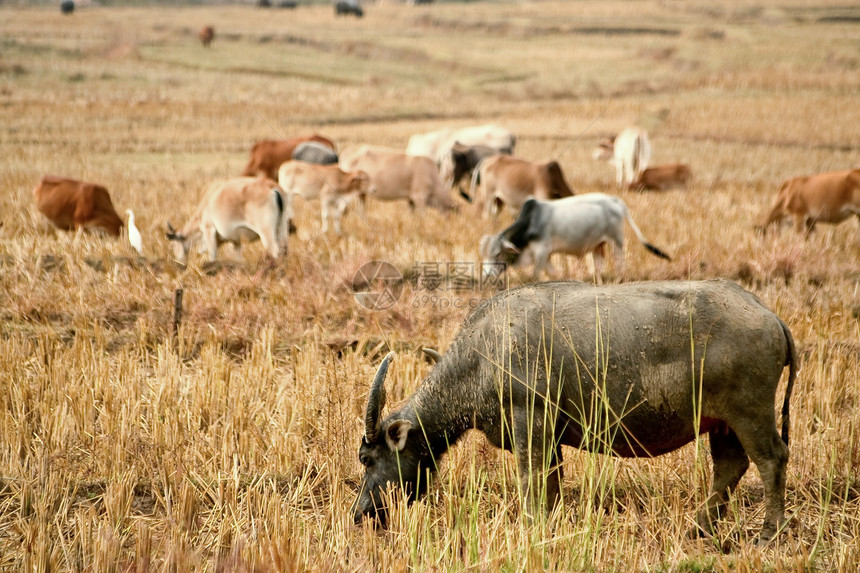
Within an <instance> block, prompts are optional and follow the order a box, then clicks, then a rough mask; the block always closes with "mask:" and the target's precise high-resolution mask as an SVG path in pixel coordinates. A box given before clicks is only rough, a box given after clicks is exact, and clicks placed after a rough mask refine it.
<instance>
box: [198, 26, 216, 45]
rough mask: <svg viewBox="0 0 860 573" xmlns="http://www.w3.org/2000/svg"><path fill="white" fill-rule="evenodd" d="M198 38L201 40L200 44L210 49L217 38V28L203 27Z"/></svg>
mask: <svg viewBox="0 0 860 573" xmlns="http://www.w3.org/2000/svg"><path fill="white" fill-rule="evenodd" d="M197 37H198V38H200V43H201V44H203V47H204V48H208V47H209V45H210V44H211V43H212V40H213V39H214V38H215V28H213V27H212V26H203V27H202V28H200V31H199V32H197Z"/></svg>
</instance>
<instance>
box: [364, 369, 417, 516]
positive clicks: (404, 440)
mask: <svg viewBox="0 0 860 573" xmlns="http://www.w3.org/2000/svg"><path fill="white" fill-rule="evenodd" d="M393 358H394V352H390V353H389V354H388V355H387V356H386V357H385V359H383V361H382V364H381V365H380V366H379V370H377V372H376V376H374V378H373V383H372V385H371V388H370V394H369V395H368V397H367V412H366V415H365V427H364V436H362V439H361V445H360V447H359V449H358V459H359V461H360V462H361V465H363V466H364V477H363V478H362V480H361V486H360V488H359V491H358V497H357V498H356V500H355V503H354V504H353V506H352V512H353V516H354V518H355V523H356V524H358V523H360V522H361V521H362V519H363V518H365V517H370V518H376V519H377V520H378V523H379V525H381V526H382V527H385V526H386V525H387V523H388V507H387V505H386V503H387V502H386V497H387V496H386V495H385V494H386V492H387V491H389V490H390V489H394V488H400V489H402V491H403V495H404V498H405V499H406V500H407V502H409V503H411V502H412V501H414V500H415V499H418V498H419V497H421V496H423V495H424V493H425V491H426V490H427V479H425V478H424V477H423V475H422V474H424V473H425V472H426V470H428V469H432V468H433V467H434V466H433V460H432V456H431V455H430V452H429V449H428V448H427V446H426V442H425V440H424V438H423V434H422V433H421V430H420V428H418V427H417V424H413V422H412V421H410V420H409V419H406V417H405V415H404V414H403V413H402V411H400V412H393V413H391V414H389V416H388V417H387V418H385V419H384V420H382V421H380V419H379V418H380V414H381V412H382V408H383V407H384V406H385V387H384V384H385V376H386V374H387V372H388V366H389V364H390V363H391V360H392V359H393Z"/></svg>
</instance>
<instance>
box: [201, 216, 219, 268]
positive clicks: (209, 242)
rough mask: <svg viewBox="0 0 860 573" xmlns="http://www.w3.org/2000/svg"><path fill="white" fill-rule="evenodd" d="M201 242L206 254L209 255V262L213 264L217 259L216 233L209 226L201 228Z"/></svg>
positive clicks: (213, 228)
mask: <svg viewBox="0 0 860 573" xmlns="http://www.w3.org/2000/svg"><path fill="white" fill-rule="evenodd" d="M201 231H202V233H203V242H204V244H205V245H206V252H207V253H209V262H213V263H214V262H215V259H216V258H217V257H218V232H217V231H216V230H215V227H213V226H211V225H206V226H203V227H202V229H201Z"/></svg>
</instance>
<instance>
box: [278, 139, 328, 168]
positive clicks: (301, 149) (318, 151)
mask: <svg viewBox="0 0 860 573" xmlns="http://www.w3.org/2000/svg"><path fill="white" fill-rule="evenodd" d="M291 159H295V160H297V161H304V162H305V163H316V164H317V165H333V164H335V163H337V160H338V158H337V153H336V152H335V150H334V149H332V148H331V147H329V146H328V145H326V144H324V143H320V142H319V141H305V142H304V143H300V144H298V145H297V146H296V148H295V150H293V155H292V157H291ZM281 165H283V164H281Z"/></svg>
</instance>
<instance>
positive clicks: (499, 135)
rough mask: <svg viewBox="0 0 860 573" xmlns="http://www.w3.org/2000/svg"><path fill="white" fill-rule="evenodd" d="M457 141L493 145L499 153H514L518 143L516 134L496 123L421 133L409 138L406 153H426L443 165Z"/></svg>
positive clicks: (463, 143) (465, 143) (469, 144)
mask: <svg viewBox="0 0 860 573" xmlns="http://www.w3.org/2000/svg"><path fill="white" fill-rule="evenodd" d="M455 143H460V144H461V145H466V146H475V145H483V146H485V147H492V148H493V149H495V150H496V152H497V153H506V154H508V155H511V154H513V152H514V147H516V144H517V138H516V136H515V135H514V134H513V133H511V132H510V131H509V130H507V129H505V128H504V127H502V126H500V125H496V124H492V123H489V124H486V125H476V126H471V127H463V128H460V129H447V128H446V129H439V130H436V131H431V132H429V133H420V134H416V135H413V136H412V137H410V138H409V144H408V145H407V146H406V153H408V154H409V155H426V156H427V157H429V158H430V159H432V160H433V161H435V162H436V164H437V165H439V166H440V167H441V165H442V162H443V161H444V159H445V157H446V156H447V155H448V151H449V150H450V149H451V147H452V146H453V145H454V144H455Z"/></svg>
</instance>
